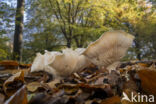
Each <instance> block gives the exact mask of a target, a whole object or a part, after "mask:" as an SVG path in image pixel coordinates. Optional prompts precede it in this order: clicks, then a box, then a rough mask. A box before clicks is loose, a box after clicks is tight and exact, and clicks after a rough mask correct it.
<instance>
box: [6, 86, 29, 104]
mask: <svg viewBox="0 0 156 104" xmlns="http://www.w3.org/2000/svg"><path fill="white" fill-rule="evenodd" d="M4 104H28V101H27V91H26V86H25V85H24V86H22V87H21V88H20V89H19V90H18V91H17V92H16V93H15V94H14V95H12V96H11V97H10V98H9V99H8V100H7V101H6V102H5V103H4Z"/></svg>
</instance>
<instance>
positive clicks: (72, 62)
mask: <svg viewBox="0 0 156 104" xmlns="http://www.w3.org/2000/svg"><path fill="white" fill-rule="evenodd" d="M89 64H90V62H89V61H88V60H87V59H86V57H85V56H83V55H81V54H80V53H79V51H73V50H72V49H68V48H67V49H64V50H63V53H62V55H57V56H56V57H55V60H54V62H53V63H51V64H50V66H51V67H53V68H54V69H56V73H57V75H58V76H62V77H66V76H69V75H70V74H72V73H74V72H77V71H78V70H81V69H83V68H85V67H86V66H88V65H89Z"/></svg>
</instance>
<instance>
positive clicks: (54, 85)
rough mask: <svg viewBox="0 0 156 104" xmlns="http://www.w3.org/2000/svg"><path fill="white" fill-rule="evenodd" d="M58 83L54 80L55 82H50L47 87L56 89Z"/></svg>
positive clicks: (58, 81)
mask: <svg viewBox="0 0 156 104" xmlns="http://www.w3.org/2000/svg"><path fill="white" fill-rule="evenodd" d="M58 83H60V80H59V79H55V80H53V81H51V82H49V83H47V84H48V86H49V87H50V88H55V87H56V84H58Z"/></svg>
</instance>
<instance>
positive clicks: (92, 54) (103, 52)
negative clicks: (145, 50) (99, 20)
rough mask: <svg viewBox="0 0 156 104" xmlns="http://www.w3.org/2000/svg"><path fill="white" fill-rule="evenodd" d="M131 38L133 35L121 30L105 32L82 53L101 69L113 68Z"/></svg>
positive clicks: (127, 46)
mask: <svg viewBox="0 0 156 104" xmlns="http://www.w3.org/2000/svg"><path fill="white" fill-rule="evenodd" d="M133 40H134V36H133V35H131V34H128V33H126V32H124V31H121V30H116V31H109V32H105V33H104V34H103V35H102V36H101V37H100V38H99V39H98V40H96V41H95V42H93V43H91V44H90V45H89V46H88V47H87V49H86V50H85V51H84V52H83V55H85V56H86V57H87V58H88V59H89V60H90V61H91V62H92V63H94V64H95V65H97V66H98V67H99V68H101V69H108V70H109V71H110V70H114V69H115V68H116V67H117V65H118V64H119V61H120V59H121V58H122V57H124V56H125V54H126V52H127V50H128V48H129V47H130V46H131V45H132V42H133Z"/></svg>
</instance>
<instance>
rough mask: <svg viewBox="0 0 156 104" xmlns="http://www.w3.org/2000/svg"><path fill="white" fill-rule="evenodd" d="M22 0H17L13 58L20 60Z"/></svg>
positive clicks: (22, 16)
mask: <svg viewBox="0 0 156 104" xmlns="http://www.w3.org/2000/svg"><path fill="white" fill-rule="evenodd" d="M23 18H24V0H17V9H16V20H15V33H14V47H13V59H14V60H18V61H21V54H22V40H23Z"/></svg>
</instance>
